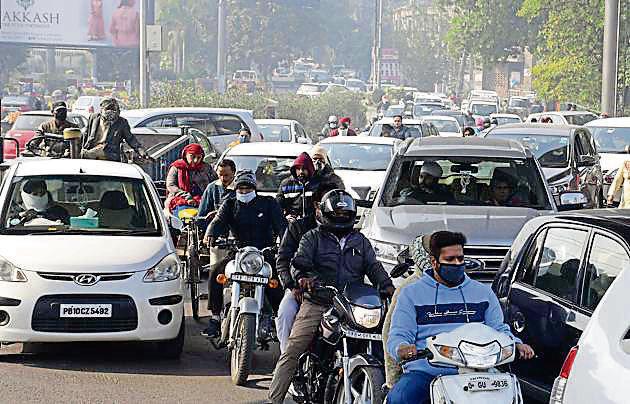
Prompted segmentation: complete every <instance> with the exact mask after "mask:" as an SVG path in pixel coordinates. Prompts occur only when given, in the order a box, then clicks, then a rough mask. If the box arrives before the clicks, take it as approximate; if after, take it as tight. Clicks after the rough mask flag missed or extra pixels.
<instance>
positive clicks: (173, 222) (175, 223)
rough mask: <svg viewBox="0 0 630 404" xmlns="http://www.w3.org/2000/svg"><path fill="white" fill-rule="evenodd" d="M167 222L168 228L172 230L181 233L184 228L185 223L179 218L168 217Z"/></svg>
mask: <svg viewBox="0 0 630 404" xmlns="http://www.w3.org/2000/svg"><path fill="white" fill-rule="evenodd" d="M166 220H167V221H168V227H170V228H171V229H174V230H180V231H181V230H182V229H183V228H184V222H182V221H181V219H180V218H178V217H175V216H173V215H168V216H167V217H166Z"/></svg>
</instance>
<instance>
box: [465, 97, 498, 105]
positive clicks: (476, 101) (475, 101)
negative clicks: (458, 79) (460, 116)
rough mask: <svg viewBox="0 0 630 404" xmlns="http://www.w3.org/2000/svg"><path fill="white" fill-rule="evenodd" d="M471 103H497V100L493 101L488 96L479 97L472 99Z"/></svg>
mask: <svg viewBox="0 0 630 404" xmlns="http://www.w3.org/2000/svg"><path fill="white" fill-rule="evenodd" d="M470 104H482V105H497V103H496V101H492V100H489V99H487V98H484V99H477V98H475V99H472V100H470ZM470 104H469V105H470Z"/></svg>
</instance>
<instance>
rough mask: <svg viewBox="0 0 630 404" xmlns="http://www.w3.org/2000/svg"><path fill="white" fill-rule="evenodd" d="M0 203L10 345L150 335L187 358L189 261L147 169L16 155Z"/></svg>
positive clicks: (0, 283)
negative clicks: (184, 261) (180, 252)
mask: <svg viewBox="0 0 630 404" xmlns="http://www.w3.org/2000/svg"><path fill="white" fill-rule="evenodd" d="M0 201H1V206H3V209H2V213H1V216H0V221H1V222H0V296H1V297H0V341H2V342H72V341H150V342H152V343H155V344H156V345H157V348H158V349H157V352H158V354H159V355H161V356H164V357H178V356H179V355H180V353H181V351H182V347H183V343H184V303H183V296H184V293H183V288H184V284H183V281H182V276H181V264H180V262H179V259H178V258H177V255H176V254H175V248H174V246H173V242H172V240H171V236H170V232H169V220H167V218H166V217H165V216H164V214H163V213H162V210H161V209H160V200H159V198H158V195H157V193H156V191H155V188H154V186H153V185H152V183H151V179H150V178H149V177H148V176H147V175H146V174H145V173H144V172H143V171H142V170H141V169H140V168H139V167H137V166H134V165H128V164H122V163H112V162H104V161H92V160H67V159H58V160H32V161H16V162H15V163H14V164H13V165H11V166H10V168H9V169H8V171H7V172H5V174H4V180H3V182H2V188H1V190H0ZM173 220H175V219H173Z"/></svg>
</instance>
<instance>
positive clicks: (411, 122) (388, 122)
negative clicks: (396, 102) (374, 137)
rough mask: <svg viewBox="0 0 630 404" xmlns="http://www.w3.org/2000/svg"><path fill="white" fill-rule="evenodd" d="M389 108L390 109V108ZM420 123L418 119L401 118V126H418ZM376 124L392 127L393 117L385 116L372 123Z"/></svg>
mask: <svg viewBox="0 0 630 404" xmlns="http://www.w3.org/2000/svg"><path fill="white" fill-rule="evenodd" d="M390 108H391V107H390ZM421 123H422V121H421V120H420V119H408V118H405V117H403V125H405V124H406V125H420V124H421ZM376 124H380V125H393V124H394V117H393V116H386V117H383V118H381V119H379V120H378V121H376V122H374V125H376Z"/></svg>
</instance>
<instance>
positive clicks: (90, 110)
mask: <svg viewBox="0 0 630 404" xmlns="http://www.w3.org/2000/svg"><path fill="white" fill-rule="evenodd" d="M88 112H89V113H90V114H93V113H94V107H93V106H92V105H90V108H88Z"/></svg>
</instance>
